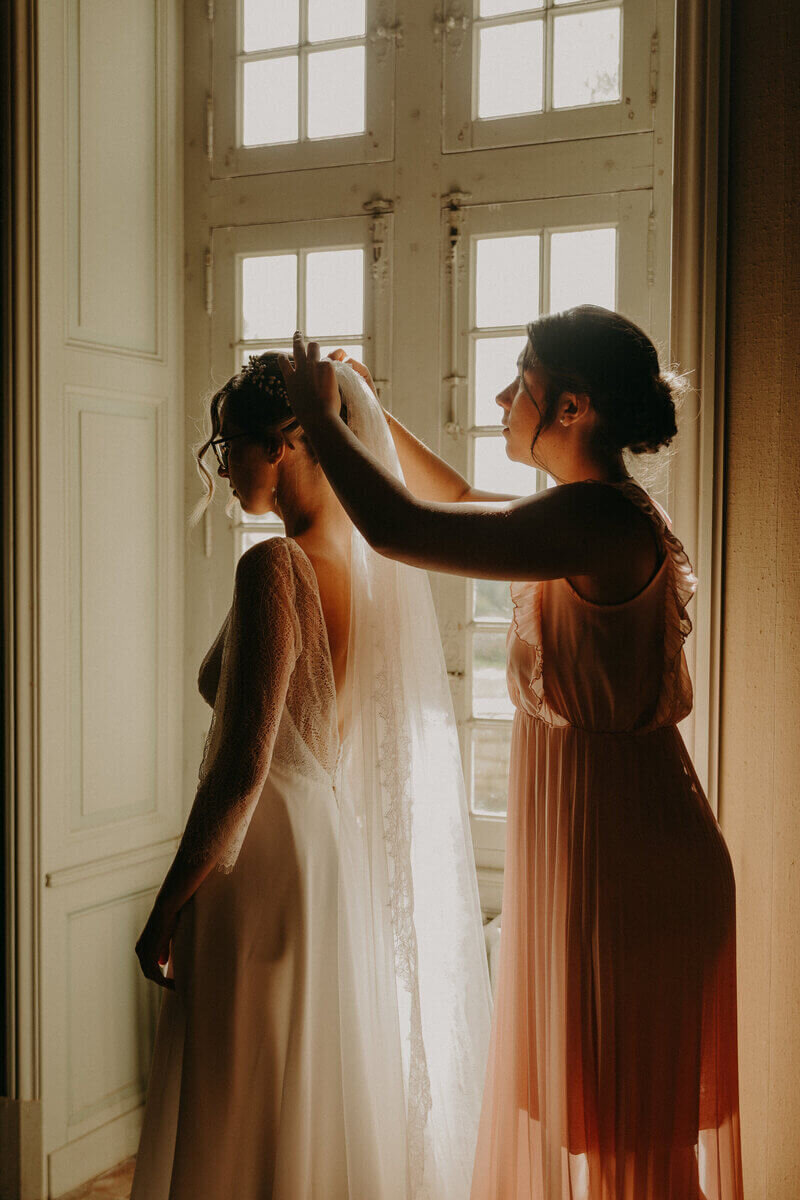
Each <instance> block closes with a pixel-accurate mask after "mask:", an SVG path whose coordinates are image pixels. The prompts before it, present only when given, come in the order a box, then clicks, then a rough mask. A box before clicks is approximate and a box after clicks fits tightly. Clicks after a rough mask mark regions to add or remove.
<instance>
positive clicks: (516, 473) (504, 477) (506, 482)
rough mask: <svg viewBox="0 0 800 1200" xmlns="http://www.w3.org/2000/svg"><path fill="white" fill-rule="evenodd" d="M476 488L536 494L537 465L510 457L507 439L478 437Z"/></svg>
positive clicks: (476, 444)
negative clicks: (516, 460)
mask: <svg viewBox="0 0 800 1200" xmlns="http://www.w3.org/2000/svg"><path fill="white" fill-rule="evenodd" d="M475 487H477V488H481V489H483V490H484V491H487V492H510V493H511V495H512V496H532V495H533V493H534V492H535V491H536V472H535V471H534V469H533V466H530V467H529V466H526V465H525V463H518V462H513V461H512V460H511V459H510V458H508V457H507V455H506V443H505V439H504V438H502V437H477V438H475Z"/></svg>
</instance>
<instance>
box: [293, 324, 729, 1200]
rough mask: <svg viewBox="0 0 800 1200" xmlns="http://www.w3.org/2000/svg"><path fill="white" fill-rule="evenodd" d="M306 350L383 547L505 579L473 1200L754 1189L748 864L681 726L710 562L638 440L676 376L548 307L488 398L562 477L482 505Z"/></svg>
mask: <svg viewBox="0 0 800 1200" xmlns="http://www.w3.org/2000/svg"><path fill="white" fill-rule="evenodd" d="M294 352H295V363H296V366H295V367H292V366H290V364H289V362H288V360H286V359H284V360H283V361H282V369H283V371H284V375H285V378H286V381H287V387H288V391H289V396H290V401H291V403H292V406H293V408H294V411H295V413H296V415H297V417H298V418H299V420H300V421H301V423H302V424H303V426H304V428H305V431H306V433H307V435H308V437H309V439H310V441H311V443H312V444H313V446H314V449H315V451H316V453H317V455H318V457H319V460H320V462H321V464H322V467H323V469H324V470H325V473H326V474H327V476H328V478H329V480H330V481H331V483H332V485H333V487H334V489H335V491H336V492H337V494H338V496H339V498H340V499H341V501H342V503H343V504H344V506H345V508H346V509H347V511H348V513H349V515H350V516H351V518H352V519H353V521H354V522H355V523H356V525H357V526H358V527H359V528H360V529H361V531H362V532H363V533H364V535H365V537H366V538H367V539H368V541H369V542H370V544H371V545H372V546H373V547H374V548H375V549H376V550H378V551H380V552H381V553H382V554H384V555H387V556H389V557H391V558H396V559H400V560H402V561H404V562H407V563H411V564H413V565H415V566H418V567H424V568H428V569H431V570H435V571H445V572H450V573H453V574H460V575H467V576H477V577H480V578H484V579H506V580H509V581H511V596H512V600H513V607H514V616H513V622H512V626H511V628H510V630H509V635H508V686H509V691H510V695H511V699H512V701H513V703H514V706H515V717H514V726H513V734H512V743H511V761H510V770H509V797H508V831H507V851H506V872H505V894H504V900H503V923H502V954H501V962H500V979H499V985H498V994H497V1001H496V1006H495V1014H494V1024H493V1032H492V1046H491V1051H490V1061H489V1071H488V1077H487V1082H486V1088H485V1092H484V1098H483V1109H482V1116H481V1127H480V1134H479V1139H478V1149H477V1156H476V1162H475V1171H474V1177H473V1185H472V1197H473V1200H523V1198H524V1200H529V1198H534V1200H567V1198H569V1200H703V1198H704V1197H707V1198H709V1200H710V1198H711V1197H713V1198H714V1200H742V1181H741V1154H740V1142H739V1102H738V1073H737V1046H736V965H735V917H734V881H733V873H732V869H731V863H730V859H729V856H728V852H727V849H726V847H725V843H724V841H723V838H722V834H721V832H720V830H719V827H718V825H717V822H716V820H715V818H714V816H713V814H712V812H711V809H710V808H709V805H708V802H707V800H706V797H705V795H704V794H703V791H702V788H701V785H700V783H699V781H698V778H697V775H696V774H695V771H694V768H693V766H692V763H691V760H690V758H689V755H688V752H687V750H686V747H685V746H684V743H683V741H682V739H681V735H680V733H679V732H678V729H677V724H678V722H679V721H681V720H682V719H683V718H684V717H685V716H686V715H687V713H688V712H689V711H690V709H691V703H692V688H691V682H690V680H689V677H688V672H687V668H686V662H685V658H684V654H683V643H684V640H685V638H686V636H687V635H688V633H689V631H690V629H691V622H690V620H689V618H688V616H687V614H686V606H687V604H688V602H689V600H690V599H691V597H692V595H693V593H694V591H695V588H696V580H695V577H694V575H693V574H692V569H691V566H690V564H689V562H688V559H687V557H686V554H685V552H684V550H683V547H682V546H681V544H680V542H679V541H678V539H677V538H676V537H675V535H674V534H673V533H672V531H671V528H670V524H669V521H668V518H667V517H666V514H665V513H664V512H663V511H662V510H661V509H660V508H659V507H658V505H657V504H656V503H655V502H654V501H653V500H651V499H650V497H649V496H648V495H647V494H646V492H645V491H643V490H642V488H640V487H639V485H638V484H636V483H635V482H634V480H633V479H632V478H631V477H630V475H629V474H628V473H627V470H626V467H625V460H624V458H623V452H624V451H629V452H630V453H632V454H634V455H636V454H641V453H648V452H655V451H657V450H658V449H659V448H660V447H662V446H666V445H667V444H668V443H669V442H670V441H671V440H672V438H673V437H674V435H675V433H676V425H675V405H674V394H675V390H676V387H677V386H678V383H677V381H676V380H675V379H674V378H673V377H671V376H670V375H669V374H666V373H663V372H661V371H660V369H659V363H658V355H657V353H656V350H655V348H654V346H653V344H652V342H651V341H650V340H649V338H648V337H647V336H646V334H645V333H644V332H643V331H642V330H641V329H639V328H638V327H637V326H635V325H634V324H633V323H632V322H630V321H629V320H627V319H626V318H625V317H622V316H620V315H619V314H617V313H612V312H608V311H607V310H605V309H602V308H596V307H593V306H589V305H584V306H581V307H578V308H573V309H569V310H567V311H565V312H561V313H555V314H552V315H549V316H545V317H542V318H540V319H539V320H537V321H534V322H533V323H532V324H531V325H530V326H529V327H528V341H527V344H526V347H525V350H524V352H523V354H522V355H521V358H520V361H519V363H518V369H517V374H516V376H515V378H514V379H513V381H512V382H511V383H509V384H508V386H507V387H505V388H504V389H503V391H501V392H500V393H499V395H498V396H497V403H498V405H499V406H500V409H501V411H502V424H503V437H504V438H505V441H506V453H507V455H508V457H509V458H511V459H513V460H515V461H517V462H521V463H526V464H528V465H529V466H531V467H532V468H533V467H538V468H540V469H542V470H545V471H547V472H548V473H549V474H550V475H551V476H552V477H553V478H554V479H555V480H556V481H557V486H555V487H553V488H551V489H549V490H548V491H547V492H545V493H543V494H540V495H535V496H531V497H527V498H520V499H515V500H508V499H507V498H505V499H502V498H498V501H497V502H495V503H490V501H491V497H489V496H487V495H486V493H482V494H478V493H475V492H472V491H471V490H470V488H469V485H468V484H467V481H466V480H464V479H462V478H461V477H460V476H456V475H455V473H454V472H453V471H452V470H451V469H450V468H449V467H447V466H446V465H445V464H444V463H443V462H441V460H439V459H438V458H437V457H436V456H435V455H434V454H432V452H431V451H429V450H428V449H427V448H426V447H424V446H423V445H422V444H421V443H420V442H417V441H416V439H414V438H413V437H412V435H411V434H409V433H408V431H406V430H404V429H403V427H402V426H401V425H400V424H399V423H398V422H397V421H396V420H395V419H394V418H393V417H389V418H387V419H388V420H389V424H390V428H391V429H392V432H393V434H394V436H395V441H396V444H397V447H398V452H399V454H400V459H401V463H402V464H403V467H404V471H405V475H406V479H407V480H408V481H409V482H410V483H411V485H412V487H414V490H415V492H416V493H417V494H416V495H414V494H412V493H411V491H409V490H408V488H406V487H404V486H403V485H402V484H401V483H400V482H399V481H398V480H397V479H395V478H393V477H391V476H389V475H388V474H387V472H385V471H384V470H382V469H381V467H380V466H379V464H377V463H376V462H375V460H374V459H372V458H371V456H370V455H369V453H368V452H366V451H365V450H364V448H363V447H362V446H360V445H359V443H358V441H357V440H356V439H355V438H354V437H353V436H352V434H351V433H350V432H349V431H348V429H347V427H346V426H345V425H344V423H343V422H342V421H341V420H340V419H339V415H338V396H337V392H336V386H335V382H334V375H333V369H332V367H331V365H330V364H329V363H326V362H324V361H320V357H319V348H318V346H317V345H316V344H315V343H313V342H312V343H310V344H309V346H308V347H307V348H306V347H305V345H304V343H303V339H302V337H301V336H300V335H299V334H298V335H296V337H295V344H294ZM365 370H366V369H365V368H362V373H364V372H365ZM465 500H466V501H470V503H467V504H465V503H462V502H459V501H465Z"/></svg>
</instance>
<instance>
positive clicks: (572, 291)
mask: <svg viewBox="0 0 800 1200" xmlns="http://www.w3.org/2000/svg"><path fill="white" fill-rule="evenodd" d="M616 261H617V231H616V229H582V230H578V231H577V232H575V233H554V234H553V235H552V237H551V239H550V311H551V312H558V311H559V309H562V308H571V307H572V305H573V304H601V305H602V306H603V307H604V308H614V307H615V305H616V290H617V289H616V274H617V271H616Z"/></svg>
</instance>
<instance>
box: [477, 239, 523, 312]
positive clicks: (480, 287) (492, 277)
mask: <svg viewBox="0 0 800 1200" xmlns="http://www.w3.org/2000/svg"><path fill="white" fill-rule="evenodd" d="M538 315H539V238H538V236H536V235H533V236H521V237H497V238H480V239H479V241H478V245H477V255H476V262H475V324H476V325H478V326H484V327H485V326H495V327H496V326H503V325H527V323H528V321H532V320H534V318H535V317H538Z"/></svg>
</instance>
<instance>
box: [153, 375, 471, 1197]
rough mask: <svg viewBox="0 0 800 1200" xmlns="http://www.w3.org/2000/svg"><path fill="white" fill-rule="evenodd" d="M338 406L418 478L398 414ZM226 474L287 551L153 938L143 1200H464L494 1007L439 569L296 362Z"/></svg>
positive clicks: (208, 679)
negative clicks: (416, 558)
mask: <svg viewBox="0 0 800 1200" xmlns="http://www.w3.org/2000/svg"><path fill="white" fill-rule="evenodd" d="M335 369H336V372H337V378H338V383H339V389H340V393H341V396H342V399H343V409H342V415H343V416H345V418H346V420H347V421H348V423H349V425H350V428H351V429H352V431H353V432H354V433H355V434H356V436H357V437H358V438H359V439H360V440H361V441H362V442H363V443H364V445H365V446H366V447H368V448H369V449H370V450H371V452H372V453H373V454H374V455H376V456H377V457H378V458H379V459H380V461H381V462H382V463H383V464H384V465H385V467H386V468H387V469H388V470H390V471H392V472H393V473H394V474H395V475H397V476H398V477H399V476H400V475H401V471H400V467H399V462H398V459H397V455H396V452H395V449H394V446H393V443H392V438H391V434H390V433H389V429H388V426H387V423H386V421H385V419H384V416H383V413H382V410H381V408H380V406H379V405H378V404H377V402H376V401H375V399H374V397H373V396H372V393H371V392H370V391H369V389H368V387H367V386H366V385H365V384H364V382H363V380H361V379H360V378H359V377H358V376H357V375H356V374H355V372H354V371H352V370H351V369H350V368H349V367H347V366H344V365H340V364H337V365H336V368H335ZM210 416H211V430H212V432H211V436H210V437H209V438H208V440H207V441H206V442H205V443H204V444H203V445H202V447H200V449H199V451H198V464H199V467H200V471H201V474H202V475H203V478H204V480H205V484H206V490H207V497H206V503H208V501H209V500H210V498H211V495H212V493H213V490H214V481H213V478H212V476H211V475H210V474H209V472H208V471H207V470H206V469H205V467H204V466H203V458H204V456H205V454H206V453H207V452H208V450H209V449H210V448H213V450H214V452H215V453H216V455H217V458H218V460H219V471H218V474H219V475H220V477H221V478H223V479H226V480H228V482H229V484H230V485H231V487H232V489H233V494H234V496H236V497H237V498H238V500H239V503H240V504H241V506H242V508H243V509H244V510H245V512H248V513H254V514H263V513H266V512H270V511H271V512H275V513H277V514H278V515H279V516H280V517H281V518H282V520H283V521H284V524H285V527H286V532H287V536H286V537H285V538H283V537H275V538H271V539H270V540H268V541H266V542H262V543H260V544H258V545H256V546H254V547H253V548H252V549H250V550H248V551H247V553H246V554H244V555H243V557H242V558H241V560H240V562H239V565H238V568H237V571H236V580H235V586H234V593H233V602H232V606H231V609H230V612H229V613H228V616H227V618H226V620H225V622H224V624H223V626H222V629H221V630H220V632H219V635H218V636H217V639H216V641H215V642H214V644H213V645H212V647H211V649H210V650H209V652H208V654H207V655H206V658H205V659H204V661H203V664H202V666H201V669H200V677H199V687H200V691H201V693H202V695H203V697H204V698H205V699H206V700H207V701H208V703H209V704H210V705H212V707H213V717H212V722H211V728H210V731H209V735H208V741H207V744H206V751H205V754H204V758H203V763H202V766H201V769H200V779H199V785H198V789H197V794H196V797H195V801H194V804H193V806H192V810H191V812H190V814H189V818H188V821H187V824H186V829H185V832H184V834H183V838H182V840H181V843H180V846H179V848H178V851H177V853H176V856H175V859H174V861H173V863H172V866H171V867H170V869H169V872H168V873H167V876H166V879H165V880H164V883H163V886H162V888H161V890H160V892H159V894H158V897H157V899H156V901H155V904H154V906H153V911H152V913H151V915H150V917H149V919H148V922H147V924H146V926H145V929H144V931H143V932H142V935H141V937H140V939H139V942H138V943H137V948H136V949H137V954H138V956H139V960H140V963H141V966H142V970H143V971H144V973H145V975H147V976H148V978H150V979H153V980H154V981H155V982H156V983H159V984H161V985H162V986H163V987H164V988H165V989H167V990H166V992H165V996H164V1002H163V1006H162V1010H161V1015H160V1019H159V1025H158V1032H157V1037H156V1045H155V1052H154V1059H153V1067H152V1073H151V1079H150V1088H149V1092H148V1099H147V1106H146V1111H145V1119H144V1127H143V1131H142V1137H141V1144H140V1147H139V1153H138V1158H137V1166H136V1174H135V1178H134V1185H133V1200H162V1198H163V1200H167V1198H168V1197H169V1200H216V1198H219V1200H228V1198H229V1197H231V1196H235V1197H237V1200H264V1198H267V1197H271V1198H272V1200H312V1198H313V1200H409V1198H423V1197H427V1198H430V1200H466V1197H467V1196H468V1194H469V1186H470V1173H471V1167H472V1160H473V1156H474V1149H475V1139H476V1134H477V1123H478V1116H479V1110H480V1099H481V1089H482V1082H483V1073H484V1069H485V1063H486V1053H487V1047H488V1033H489V991H488V980H487V972H486V962H485V954H484V950H483V937H482V931H481V926H480V913H479V908H478V899H477V889H476V882H475V871H474V865H473V861H472V850H471V843H470V839H469V830H468V824H467V815H466V806H465V800H464V792H463V781H462V779H461V774H460V759H459V752H458V743H457V737H456V732H455V723H454V719H453V714H452V707H451V703H450V695H449V688H448V683H447V677H446V672H445V669H444V663H443V658H442V651H441V645H440V642H439V638H438V632H437V626H436V620H435V616H434V612H433V607H432V602H431V596H430V591H429V587H428V581H427V576H426V575H425V573H424V572H422V571H419V570H416V569H414V568H410V567H405V566H401V565H399V564H397V563H393V562H391V561H389V560H388V559H382V558H380V557H379V556H378V555H377V554H375V553H374V552H373V551H372V550H371V549H370V548H369V546H368V545H367V543H366V542H365V541H364V539H363V538H362V537H361V535H360V534H359V533H358V532H357V531H356V530H355V528H354V527H353V526H352V525H351V524H350V521H349V519H348V518H347V516H346V515H345V513H344V510H343V509H342V508H341V506H340V504H339V502H338V500H337V499H336V498H335V496H334V493H333V491H332V489H331V488H330V485H329V484H328V483H327V481H326V479H325V476H324V474H323V473H322V471H321V469H320V468H319V466H318V464H317V463H316V460H315V458H314V455H313V451H312V450H311V447H310V445H309V443H308V442H307V441H306V440H305V437H304V435H303V434H302V433H301V431H300V430H299V427H298V426H297V423H296V421H295V420H294V418H293V416H292V413H291V410H290V408H289V404H288V397H287V394H286V389H285V385H284V382H283V378H282V375H281V372H280V368H279V366H278V362H277V356H276V355H273V354H262V355H260V356H258V357H256V358H251V360H250V363H249V365H248V366H247V367H245V368H244V369H243V370H242V371H241V372H240V373H239V374H238V375H235V376H234V377H233V378H232V379H231V380H229V381H228V383H227V384H225V385H224V387H222V388H221V389H220V391H218V392H217V393H216V395H215V396H214V397H213V399H212V401H211V411H210Z"/></svg>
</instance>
